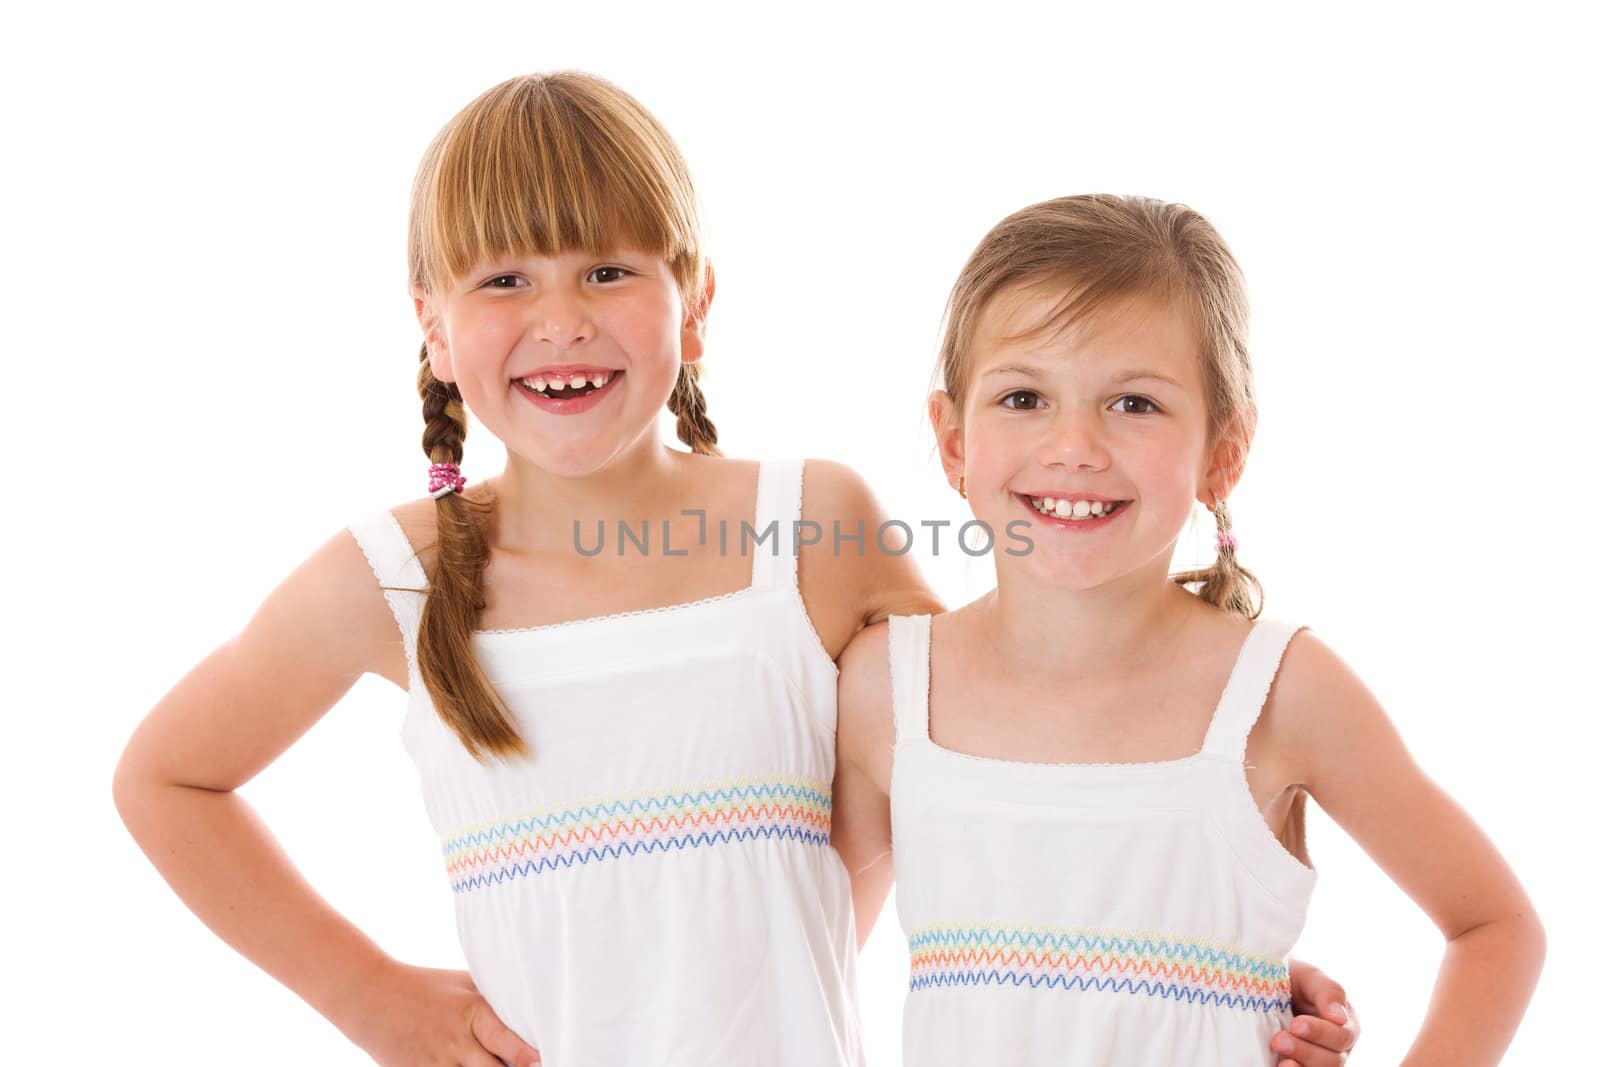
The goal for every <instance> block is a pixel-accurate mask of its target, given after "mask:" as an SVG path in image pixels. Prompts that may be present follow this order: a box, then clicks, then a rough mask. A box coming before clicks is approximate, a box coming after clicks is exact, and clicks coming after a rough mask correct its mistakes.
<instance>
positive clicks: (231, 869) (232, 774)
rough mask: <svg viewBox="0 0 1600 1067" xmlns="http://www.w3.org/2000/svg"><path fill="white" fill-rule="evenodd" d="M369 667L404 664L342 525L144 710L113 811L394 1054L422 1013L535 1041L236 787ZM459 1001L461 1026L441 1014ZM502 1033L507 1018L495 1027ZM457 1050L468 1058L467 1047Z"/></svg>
mask: <svg viewBox="0 0 1600 1067" xmlns="http://www.w3.org/2000/svg"><path fill="white" fill-rule="evenodd" d="M368 670H371V671H374V672H376V673H381V674H384V675H386V676H388V677H390V678H391V679H398V680H403V679H404V677H405V661H404V652H403V650H402V647H401V643H400V635H399V631H398V629H397V628H396V626H395V623H394V620H393V618H392V616H390V614H389V611H388V607H387V605H386V604H385V602H384V600H383V595H382V593H381V591H380V590H379V589H378V586H377V583H376V581H375V580H374V579H373V577H372V572H371V571H370V570H369V569H368V567H367V564H366V561H365V558H364V557H363V556H362V554H361V550H360V549H359V547H358V546H357V545H356V543H355V540H354V538H353V537H351V535H350V534H348V533H341V534H339V535H338V536H336V537H335V538H333V540H331V541H329V542H328V543H327V544H326V545H324V546H323V547H322V548H321V549H319V550H318V551H317V552H316V553H315V554H314V555H313V556H312V557H311V558H310V559H309V560H307V561H306V562H305V563H304V564H303V565H301V567H300V568H299V569H297V570H296V571H295V572H294V573H293V574H291V575H290V576H289V577H288V578H287V579H286V580H285V581H284V582H283V584H282V585H280V586H279V587H278V588H277V589H276V590H274V591H273V593H272V594H271V595H270V596H269V597H268V598H267V600H266V602H265V603H263V604H262V606H261V608H260V609H259V610H258V611H257V612H256V614H255V616H254V617H253V618H252V619H251V620H250V622H249V624H248V625H247V626H246V627H245V629H244V630H243V631H242V632H241V633H240V634H238V635H237V636H236V637H234V638H233V639H232V640H230V641H228V642H226V643H225V644H223V645H222V646H221V647H220V648H218V649H217V650H216V651H215V652H213V653H211V655H209V656H207V657H206V658H205V659H204V660H203V661H202V662H201V663H200V664H199V665H198V666H196V667H195V668H194V669H193V670H192V671H190V672H189V674H188V675H187V676H186V677H185V678H184V679H183V680H182V681H180V682H179V683H178V684H177V685H176V686H175V687H174V688H173V690H172V691H171V692H170V693H168V694H167V695H166V697H164V698H163V699H162V700H161V702H160V703H159V704H157V705H156V707H155V708H154V710H152V711H151V712H150V714H149V715H148V716H147V717H146V718H145V720H144V721H143V722H142V723H141V724H140V726H139V727H138V729H137V730H136V731H135V732H134V734H133V737H132V738H131V739H130V740H129V742H128V745H127V748H126V750H125V751H124V752H123V755H122V759H121V761H120V762H119V764H118V766H117V771H116V777H115V781H114V785H113V793H114V796H115V799H116V804H117V809H118V811H119V812H120V813H121V815H122V819H123V821H124V823H126V825H127V827H128V830H129V831H130V832H131V833H132V834H133V836H134V838H135V840H137V841H138V843H139V846H140V848H142V849H143V850H144V852H145V854H146V855H147V856H148V857H149V858H150V861H151V862H152V863H153V864H154V865H155V866H156V868H157V869H158V870H159V871H160V872H161V875H162V877H163V878H165V879H166V880H167V883H168V884H169V885H171V886H172V888H173V890H174V891H175V892H176V893H177V894H178V896H179V897H181V898H182V899H183V901H184V903H185V904H186V905H187V906H188V907H189V908H190V910H192V911H193V912H194V913H195V915H196V916H198V917H199V918H200V919H201V920H202V921H203V922H204V923H205V924H206V925H207V926H209V927H210V928H211V929H212V930H213V931H214V932H215V933H216V934H217V935H218V936H219V937H221V938H222V939H223V940H224V941H226V942H227V943H228V944H229V945H231V946H233V947H234V948H235V949H236V950H238V951H239V952H240V953H241V954H242V955H244V956H246V957H247V958H248V959H250V960H251V961H252V962H254V963H255V964H256V965H257V966H259V967H261V968H262V969H263V970H264V971H266V972H267V973H268V974H270V975H272V976H273V977H274V978H276V979H277V980H278V981H280V982H282V983H283V984H284V985H286V986H288V987H289V988H290V989H292V990H293V991H294V992H295V993H296V994H298V995H299V996H300V997H301V998H302V999H303V1000H305V1001H306V1003H308V1004H310V1005H311V1006H312V1007H313V1008H314V1009H316V1011H317V1012H319V1013H320V1014H321V1015H323V1016H324V1017H325V1018H327V1019H328V1020H329V1021H330V1022H332V1023H333V1024H334V1025H335V1026H337V1027H338V1028H339V1029H340V1030H341V1031H342V1032H343V1033H344V1034H345V1035H346V1036H347V1037H349V1038H350V1039H351V1040H352V1041H354V1042H356V1043H357V1044H358V1045H360V1046H361V1047H362V1048H364V1049H366V1050H367V1051H368V1052H369V1053H370V1054H372V1055H373V1057H374V1059H377V1060H379V1062H381V1063H386V1064H391V1063H392V1064H402V1063H410V1062H419V1061H416V1060H414V1059H413V1055H414V1054H413V1053H411V1052H407V1051H403V1049H404V1045H403V1044H402V1042H404V1041H406V1040H410V1041H411V1042H412V1043H413V1044H412V1047H413V1048H415V1049H418V1050H419V1051H420V1050H421V1046H422V1043H423V1041H422V1038H423V1037H426V1036H427V1035H420V1036H414V1037H413V1036H410V1035H408V1034H407V1030H408V1029H409V1030H415V1029H416V1028H418V1027H419V1026H424V1025H425V1026H427V1027H428V1028H429V1030H430V1032H431V1034H432V1040H434V1041H435V1042H450V1041H453V1042H455V1043H457V1044H461V1043H462V1042H463V1040H464V1037H463V1035H466V1036H471V1035H472V1034H478V1035H479V1037H480V1040H484V1039H487V1040H492V1041H494V1042H495V1047H496V1048H497V1050H498V1049H499V1048H504V1049H506V1051H505V1052H503V1053H502V1055H504V1056H506V1058H508V1059H509V1058H512V1056H515V1057H516V1060H515V1062H517V1063H518V1064H519V1065H520V1064H526V1063H532V1062H535V1060H534V1059H532V1058H531V1057H532V1051H531V1050H530V1049H527V1047H526V1046H523V1045H521V1042H520V1041H517V1042H516V1046H517V1047H515V1048H514V1047H513V1046H512V1045H511V1044H510V1043H508V1042H507V1040H506V1039H507V1038H510V1039H511V1040H512V1041H515V1038H514V1037H512V1035H510V1033H509V1031H505V1032H504V1033H503V1034H502V1033H499V1032H498V1031H495V1030H494V1024H498V1020H496V1019H494V1018H493V1013H492V1012H489V1011H488V1009H487V1005H484V1004H483V1003H482V1001H481V998H478V997H477V996H476V991H475V990H472V989H471V988H470V983H467V984H466V986H465V987H463V986H462V984H461V979H462V977H464V976H459V975H455V974H454V973H453V972H438V971H423V970H421V969H418V968H409V967H405V966H403V965H401V964H399V963H397V962H396V961H395V960H393V959H391V958H390V957H389V956H388V955H386V954H385V953H384V952H383V951H382V950H381V949H379V948H378V946H377V945H375V944H374V943H373V942H372V941H371V940H370V939H368V938H367V937H366V936H365V935H364V934H362V932H361V931H360V930H358V929H357V928H356V927H355V926H354V925H353V924H352V923H350V922H349V920H347V919H345V918H344V917H343V916H342V915H340V914H339V913H338V912H337V911H335V910H334V909H333V908H332V907H330V906H329V905H328V903H327V902H326V901H324V900H323V899H322V897H321V896H319V895H318V894H317V893H316V891H315V890H314V889H312V887H311V886H310V885H309V884H308V883H307V882H306V881H305V879H304V878H303V877H302V876H301V875H300V873H299V872H298V871H297V870H296V869H295V868H294V866H293V865H292V864H291V863H290V861H289V859H288V857H287V856H286V855H285V854H284V852H283V850H282V849H281V848H280V847H279V845H278V843H277V842H276V841H275V840H274V839H273V837H272V834H271V833H270V831H269V830H268V829H267V827H266V826H265V824H263V823H262V821H261V820H260V819H259V818H258V817H257V816H256V814H255V812H254V811H253V810H252V809H251V807H250V805H249V804H247V803H246V802H245V800H244V799H243V798H242V797H240V796H239V795H238V794H237V793H236V792H235V790H236V789H237V788H238V787H239V786H242V785H243V784H244V783H246V782H248V781H249V780H250V779H251V778H253V777H255V775H256V774H258V773H259V772H260V771H261V770H262V769H263V768H265V767H266V766H267V765H268V764H270V763H271V762H272V761H273V760H274V759H275V758H276V757H277V756H278V755H279V754H280V753H282V752H283V751H284V750H285V749H287V748H288V747H289V746H290V745H291V744H293V743H294V742H295V741H296V740H297V739H299V738H300V737H301V735H303V734H304V733H305V732H306V731H307V730H308V729H310V728H311V726H312V725H313V724H315V723H316V722H317V720H319V719H320V718H321V717H322V716H323V715H324V714H325V713H326V712H327V711H328V709H329V708H331V707H332V706H333V705H334V703H335V702H337V701H338V699H339V698H340V697H341V696H343V695H344V693H345V692H347V691H348V690H349V688H350V687H351V685H353V684H354V683H355V681H356V679H357V678H359V677H360V676H361V675H362V674H363V673H364V672H366V671H368ZM451 1013H460V1014H461V1018H459V1019H458V1020H456V1021H457V1022H458V1023H459V1024H460V1025H456V1026H454V1027H452V1026H449V1025H446V1024H445V1023H443V1022H441V1017H443V1016H448V1015H449V1014H451ZM499 1029H500V1030H501V1031H504V1027H500V1028H499ZM462 1062H471V1061H470V1060H469V1059H466V1058H463V1060H462Z"/></svg>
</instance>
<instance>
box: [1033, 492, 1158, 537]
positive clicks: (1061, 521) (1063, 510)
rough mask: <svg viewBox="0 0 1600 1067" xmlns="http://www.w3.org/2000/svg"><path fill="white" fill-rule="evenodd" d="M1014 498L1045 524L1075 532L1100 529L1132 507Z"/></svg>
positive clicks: (1100, 500) (1092, 500)
mask: <svg viewBox="0 0 1600 1067" xmlns="http://www.w3.org/2000/svg"><path fill="white" fill-rule="evenodd" d="M1014 495H1015V496H1016V498H1017V499H1018V500H1020V501H1022V503H1024V504H1025V505H1027V507H1028V510H1030V511H1032V512H1033V513H1034V514H1035V515H1037V516H1038V517H1039V518H1040V519H1042V520H1044V521H1045V522H1046V523H1048V524H1050V525H1052V526H1059V527H1061V528H1063V529H1073V530H1090V529H1098V528H1099V527H1101V526H1104V525H1105V524H1106V523H1108V522H1111V521H1112V520H1114V519H1115V518H1116V517H1117V516H1118V515H1121V514H1122V513H1123V512H1125V511H1127V510H1128V508H1130V507H1131V506H1132V505H1133V501H1131V500H1112V499H1109V498H1104V497H1087V496H1063V497H1054V496H1031V495H1028V494H1024V493H1017V494H1014Z"/></svg>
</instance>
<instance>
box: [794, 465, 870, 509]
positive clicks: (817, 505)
mask: <svg viewBox="0 0 1600 1067" xmlns="http://www.w3.org/2000/svg"><path fill="white" fill-rule="evenodd" d="M805 483H806V484H805V510H806V512H807V513H808V514H807V515H806V516H805V517H806V518H815V517H818V516H825V517H829V518H840V519H844V518H855V517H862V516H865V514H866V512H867V511H868V510H869V509H870V508H871V507H872V506H873V505H874V504H875V503H876V501H875V500H874V498H873V495H872V489H871V487H869V486H868V485H867V481H866V479H865V478H863V477H861V475H860V473H858V472H857V471H856V470H855V468H853V467H849V466H846V465H845V464H843V463H839V462H837V461H835V460H831V459H808V460H806V461H805Z"/></svg>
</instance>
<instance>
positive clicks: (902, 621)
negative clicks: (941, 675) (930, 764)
mask: <svg viewBox="0 0 1600 1067" xmlns="http://www.w3.org/2000/svg"><path fill="white" fill-rule="evenodd" d="M932 623H933V616H932V615H891V616H889V689H890V692H891V694H892V699H893V701H894V733H895V741H896V743H897V744H898V743H900V742H904V741H912V740H917V741H926V740H927V739H928V736H929V735H928V636H929V634H930V633H931V627H932Z"/></svg>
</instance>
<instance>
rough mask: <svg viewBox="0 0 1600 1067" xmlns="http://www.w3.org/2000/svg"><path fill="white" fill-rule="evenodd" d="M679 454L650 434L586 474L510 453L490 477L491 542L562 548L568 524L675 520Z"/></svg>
mask: <svg viewBox="0 0 1600 1067" xmlns="http://www.w3.org/2000/svg"><path fill="white" fill-rule="evenodd" d="M686 459H687V457H686V456H684V455H683V454H682V453H680V452H677V451H675V450H673V449H670V448H668V447H667V446H666V445H664V444H662V443H661V441H660V440H659V439H658V438H656V437H655V436H654V435H653V434H651V435H647V436H646V437H645V438H644V439H643V440H641V441H640V442H639V443H638V444H637V445H636V446H635V447H633V448H631V449H629V450H628V451H627V452H625V453H623V454H622V455H620V456H617V457H616V458H614V459H613V460H612V461H611V462H609V463H607V464H606V465H605V466H604V467H602V468H601V469H599V470H597V471H594V472H592V473H590V474H585V475H581V476H576V477H567V476H563V475H559V474H552V473H551V472H549V471H547V470H544V469H543V468H540V467H536V466H534V465H533V464H531V463H529V462H527V461H526V460H523V459H521V458H520V457H518V456H516V455H508V456H507V457H506V469H505V471H504V473H502V474H501V475H500V476H499V477H498V478H496V479H494V482H493V484H492V485H491V487H490V488H491V489H492V491H493V492H494V495H495V518H494V528H495V535H494V541H495V543H496V545H498V546H499V547H501V548H505V549H536V548H545V547H551V546H557V547H568V546H570V545H571V543H572V524H573V523H574V522H579V523H582V524H583V525H584V527H585V528H587V529H592V528H593V526H594V524H595V523H597V522H599V521H601V520H604V521H605V523H606V525H608V526H609V525H611V524H613V523H615V522H616V521H618V520H619V519H626V520H628V521H634V520H639V519H645V518H675V517H677V515H676V513H677V510H678V508H680V507H681V506H682V503H681V502H682V500H683V493H682V492H681V489H682V486H681V485H680V484H679V482H680V480H681V477H682V473H683V469H684V462H685V460H686Z"/></svg>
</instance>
